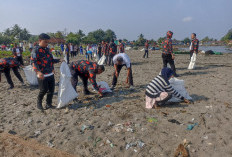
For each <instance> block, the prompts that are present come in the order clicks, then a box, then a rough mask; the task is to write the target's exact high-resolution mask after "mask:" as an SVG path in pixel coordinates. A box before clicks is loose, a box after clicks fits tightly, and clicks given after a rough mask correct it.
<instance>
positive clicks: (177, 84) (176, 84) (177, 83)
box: [168, 78, 192, 102]
mask: <svg viewBox="0 0 232 157" xmlns="http://www.w3.org/2000/svg"><path fill="white" fill-rule="evenodd" d="M169 82H170V84H171V86H172V87H173V88H174V89H175V90H176V91H177V92H178V93H180V94H181V95H182V96H183V97H184V98H186V99H188V100H192V98H191V97H190V96H189V94H188V92H187V91H186V89H185V87H184V80H179V79H177V78H172V79H170V80H169ZM180 101H181V100H180V99H179V98H176V97H172V98H171V99H170V100H169V101H168V102H180Z"/></svg>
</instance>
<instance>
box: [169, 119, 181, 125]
mask: <svg viewBox="0 0 232 157" xmlns="http://www.w3.org/2000/svg"><path fill="white" fill-rule="evenodd" d="M168 121H169V122H171V123H176V124H177V125H180V124H181V123H180V122H179V121H177V120H175V119H169V120H168Z"/></svg>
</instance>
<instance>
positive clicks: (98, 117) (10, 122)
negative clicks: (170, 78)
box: [0, 50, 232, 157]
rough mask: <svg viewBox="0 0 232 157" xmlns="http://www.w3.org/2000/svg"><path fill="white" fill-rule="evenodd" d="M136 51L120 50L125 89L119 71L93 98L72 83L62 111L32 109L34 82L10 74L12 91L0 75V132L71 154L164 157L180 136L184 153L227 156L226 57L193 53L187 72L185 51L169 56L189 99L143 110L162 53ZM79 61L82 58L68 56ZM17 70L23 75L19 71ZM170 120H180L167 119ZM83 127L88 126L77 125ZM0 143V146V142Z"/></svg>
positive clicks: (229, 101) (231, 98) (230, 65)
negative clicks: (74, 94)
mask: <svg viewBox="0 0 232 157" xmlns="http://www.w3.org/2000/svg"><path fill="white" fill-rule="evenodd" d="M143 53H144V52H140V51H135V50H129V51H127V54H128V55H129V56H130V58H131V60H132V69H133V77H134V85H135V89H134V90H133V91H131V90H129V89H127V88H125V84H124V82H125V79H126V70H125V68H123V69H122V71H121V73H120V76H119V79H118V85H117V87H116V89H115V91H114V93H113V94H109V95H107V96H106V97H103V98H101V99H99V98H98V97H97V95H91V96H84V95H83V93H82V82H81V81H80V82H79V85H78V93H79V94H80V96H79V103H76V104H75V103H73V102H72V103H70V106H69V110H68V111H67V110H66V109H59V110H58V109H50V110H47V111H45V112H44V113H42V112H40V111H38V110H37V108H36V98H37V94H38V92H39V90H38V89H37V87H33V86H30V85H26V86H21V84H20V82H19V81H18V80H17V78H16V77H15V76H14V74H13V72H11V75H12V79H13V81H14V83H15V88H14V89H13V90H6V89H7V88H8V84H7V83H6V79H5V76H3V75H2V82H1V83H0V86H1V88H0V131H1V132H9V131H10V130H11V131H14V132H16V133H17V136H20V137H23V138H32V139H33V140H36V141H38V142H39V143H40V144H42V145H46V146H50V147H54V148H56V149H59V150H62V151H64V152H68V153H70V154H73V155H74V156H95V157H96V156H99V157H101V156H109V157H112V156H128V157H129V156H144V157H145V156H146V157H153V156H159V157H170V156H174V153H175V150H176V149H177V147H178V145H179V144H181V143H183V140H184V139H186V140H187V142H188V143H189V144H188V146H187V149H188V151H189V154H190V156H191V157H208V156H210V157H218V156H223V157H229V156H232V149H231V147H232V143H231V140H232V127H231V120H232V114H231V111H232V94H231V89H232V83H231V77H232V74H231V70H232V62H231V60H232V55H231V54H224V55H213V56H204V55H201V54H200V55H198V56H197V62H196V69H195V70H191V71H190V70H187V67H188V64H189V55H176V59H175V63H176V68H177V73H178V74H179V75H180V77H179V78H178V79H183V80H185V87H186V89H187V91H188V92H189V95H190V96H191V97H192V98H193V100H194V104H190V105H188V104H184V103H176V104H169V105H166V106H164V107H162V108H161V109H158V110H155V109H151V110H148V109H145V94H144V93H145V88H146V85H147V84H148V83H149V82H150V81H151V80H152V79H153V78H154V77H155V76H156V75H158V73H159V72H160V70H161V68H162V58H161V52H160V51H150V54H149V58H148V59H143V58H142V56H143ZM81 58H84V57H83V56H81V57H77V58H75V60H78V59H81ZM59 66H60V64H57V65H56V66H55V69H56V82H58V81H59ZM112 73H113V67H109V66H106V71H105V72H104V73H103V74H101V75H99V76H98V77H97V80H98V81H106V82H107V83H108V84H109V85H110V84H111V81H112ZM21 74H22V76H23V78H24V80H26V79H25V75H24V73H23V71H21ZM57 92H58V86H56V93H55V95H54V98H53V105H57ZM44 100H45V99H44ZM44 103H45V101H44ZM106 105H107V106H108V107H106ZM172 119H175V120H177V121H178V122H179V123H180V124H177V123H172V122H170V121H172ZM195 123H197V125H196V126H195V127H194V128H193V129H192V130H187V129H186V128H187V125H188V124H195ZM84 125H90V126H91V127H90V128H86V129H84ZM3 135H5V134H3V133H1V136H3ZM127 144H128V145H127ZM15 145H17V144H15ZM126 146H127V147H126ZM0 147H1V148H3V147H6V145H4V143H1V142H0ZM126 148H127V149H126ZM14 149H15V146H14V147H13V146H12V150H10V149H8V151H9V153H10V152H11V151H14ZM11 153H12V152H11ZM16 156H17V155H16Z"/></svg>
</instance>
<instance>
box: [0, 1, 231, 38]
mask: <svg viewBox="0 0 232 157" xmlns="http://www.w3.org/2000/svg"><path fill="white" fill-rule="evenodd" d="M14 24H18V25H19V26H20V27H22V28H27V29H28V30H29V32H30V33H31V34H34V35H38V34H40V33H43V32H56V31H58V30H59V31H64V30H65V29H66V30H67V31H68V32H70V31H71V32H77V31H78V30H79V29H81V30H83V31H84V33H85V34H88V32H91V31H94V30H97V29H103V30H107V29H112V30H113V31H114V32H115V33H116V35H117V38H118V39H124V38H126V39H128V40H136V39H137V38H138V36H139V34H141V33H142V34H143V35H144V36H145V38H146V39H155V40H157V39H158V38H159V37H163V36H165V34H166V32H167V31H169V30H171V31H172V32H173V33H174V35H173V38H175V39H178V40H183V39H184V38H185V37H190V35H191V33H196V34H197V37H198V38H199V39H202V38H204V37H206V36H209V37H210V38H216V39H221V37H223V36H224V35H225V34H226V33H227V32H228V30H229V29H231V28H232V0H39V1H35V0H0V32H3V31H4V30H5V29H6V28H10V27H12V26H13V25H14Z"/></svg>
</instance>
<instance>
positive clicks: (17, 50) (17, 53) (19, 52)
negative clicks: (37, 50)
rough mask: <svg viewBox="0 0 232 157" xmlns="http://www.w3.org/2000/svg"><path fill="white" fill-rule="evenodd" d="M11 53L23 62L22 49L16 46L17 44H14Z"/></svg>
mask: <svg viewBox="0 0 232 157" xmlns="http://www.w3.org/2000/svg"><path fill="white" fill-rule="evenodd" d="M12 53H13V55H14V58H15V59H16V60H17V61H18V62H19V63H20V64H21V65H24V64H23V49H22V48H21V47H18V46H17V44H16V43H15V44H14V47H13V50H12Z"/></svg>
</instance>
